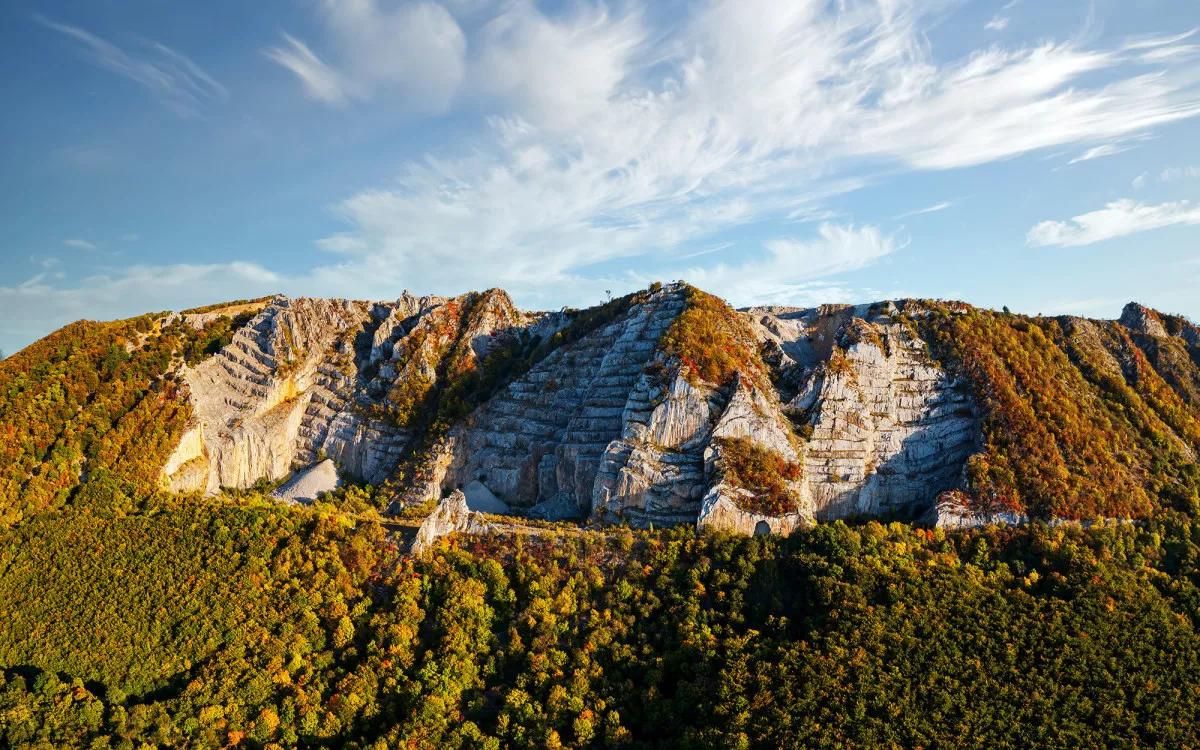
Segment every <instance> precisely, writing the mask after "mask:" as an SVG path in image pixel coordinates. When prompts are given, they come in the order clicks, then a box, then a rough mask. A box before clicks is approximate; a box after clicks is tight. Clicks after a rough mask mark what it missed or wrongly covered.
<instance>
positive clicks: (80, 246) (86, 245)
mask: <svg viewBox="0 0 1200 750" xmlns="http://www.w3.org/2000/svg"><path fill="white" fill-rule="evenodd" d="M63 244H64V245H66V246H67V247H73V248H75V249H77V250H95V249H96V246H95V245H93V244H92V243H91V242H88V241H87V240H77V239H72V240H63Z"/></svg>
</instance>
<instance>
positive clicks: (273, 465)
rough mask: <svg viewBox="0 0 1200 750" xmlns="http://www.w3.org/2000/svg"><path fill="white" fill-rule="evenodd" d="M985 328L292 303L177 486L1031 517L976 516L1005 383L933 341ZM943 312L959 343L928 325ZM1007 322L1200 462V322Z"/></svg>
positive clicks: (653, 300) (716, 519) (680, 297)
mask: <svg viewBox="0 0 1200 750" xmlns="http://www.w3.org/2000/svg"><path fill="white" fill-rule="evenodd" d="M967 313H969V308H967V307H966V306H963V305H957V306H956V305H955V304H952V303H947V304H944V305H942V304H940V303H936V304H935V303H929V302H913V301H901V302H897V303H892V302H884V303H876V304H874V305H860V306H847V305H826V306H822V307H818V308H812V309H795V308H778V307H771V308H752V309H748V310H744V311H741V312H734V311H732V310H731V309H729V308H728V306H726V305H725V304H724V303H723V302H720V301H719V300H716V298H712V297H711V296H708V295H704V294H703V293H701V292H698V291H697V290H694V289H692V288H690V287H688V286H686V285H684V284H672V285H667V286H660V285H655V286H654V287H652V288H651V289H649V290H647V291H645V292H641V293H637V294H634V295H629V296H627V297H623V298H619V299H617V300H612V301H610V302H609V303H606V304H605V305H603V306H599V307H597V308H592V309H590V310H585V311H570V310H564V311H561V312H557V313H526V312H522V311H520V310H518V309H517V308H516V307H515V306H513V304H512V302H511V300H510V299H509V298H508V295H507V294H505V293H503V292H501V291H499V290H490V291H488V292H483V293H472V294H467V295H462V296H460V297H453V298H442V297H416V296H413V295H411V294H409V293H407V292H405V293H404V294H403V295H402V296H401V297H400V298H398V299H397V300H395V301H394V302H387V303H378V302H376V303H369V302H355V301H348V300H317V299H287V298H284V297H278V298H276V299H274V300H272V301H271V302H270V303H269V304H267V305H266V306H265V307H264V308H263V309H262V310H261V311H260V312H258V314H257V315H256V316H255V317H254V318H253V319H252V320H251V321H250V323H249V324H247V325H246V326H244V327H242V328H241V329H239V330H237V331H236V332H235V334H234V336H233V341H232V343H231V344H230V345H229V346H226V347H225V348H224V349H223V350H221V352H220V353H219V354H218V355H216V356H214V357H212V358H211V359H209V360H207V361H204V362H202V363H201V364H200V365H198V366H197V367H195V368H190V369H185V370H184V371H183V372H182V377H181V378H180V379H181V381H182V382H183V384H184V385H185V387H186V388H185V390H186V391H187V392H188V393H189V398H190V399H191V402H192V404H193V407H194V417H193V420H192V423H191V425H190V426H189V428H188V429H187V430H186V431H185V432H184V434H183V436H182V439H181V440H180V443H179V445H178V447H177V449H176V451H175V453H174V455H172V456H171V458H170V460H169V461H168V462H167V464H166V466H165V467H164V476H165V477H166V479H167V482H168V484H169V485H170V486H171V487H172V488H173V489H175V490H178V491H185V490H199V491H204V492H209V493H212V492H216V491H218V490H219V489H220V488H221V487H223V486H228V487H247V486H250V485H252V484H254V483H255V482H257V481H258V480H260V479H263V478H268V479H272V480H276V479H281V478H284V477H286V476H288V475H289V474H291V473H292V472H294V471H296V470H298V469H302V468H305V467H309V466H313V465H315V464H317V463H319V462H320V461H321V460H324V459H330V460H332V461H334V462H335V463H336V464H337V467H338V469H339V470H340V471H341V472H343V473H348V474H351V475H353V476H356V477H358V478H361V479H365V480H366V481H368V482H372V483H376V484H378V483H382V482H384V481H386V480H389V479H390V478H395V477H397V476H398V475H397V473H396V472H397V467H398V466H399V465H400V464H401V462H406V463H405V464H404V480H403V481H402V482H394V483H393V485H394V489H395V493H396V494H395V495H394V497H395V502H394V503H393V506H392V507H393V508H394V509H398V508H402V507H408V506H412V505H416V504H420V503H423V502H427V501H434V502H437V501H440V500H441V499H442V498H444V497H447V496H449V495H451V494H452V493H454V492H455V491H457V490H465V491H466V492H467V502H468V504H469V505H470V506H471V507H475V506H478V507H480V508H487V509H491V510H490V511H489V512H499V513H508V514H514V515H526V516H530V517H534V518H548V519H564V518H574V519H580V520H584V519H590V520H591V521H592V522H595V523H606V524H607V523H628V524H631V525H633V526H641V527H644V526H648V525H650V524H654V525H660V526H661V525H669V524H679V523H685V524H697V525H699V526H702V527H713V528H720V529H727V530H731V531H737V532H741V533H775V534H778V533H789V532H790V531H791V530H793V529H794V528H796V527H797V526H799V525H801V524H806V523H812V522H815V521H828V520H835V519H842V518H850V517H855V516H874V517H890V518H908V519H923V520H925V521H928V522H933V523H937V524H939V525H947V526H971V525H978V524H981V523H988V522H1019V521H1020V520H1021V519H1022V518H1024V516H1023V515H1021V514H1020V513H1017V512H1010V510H1006V509H1005V508H1003V507H1001V506H996V507H991V508H981V507H968V504H967V499H969V498H970V497H971V495H970V492H971V491H973V490H972V486H973V485H972V482H974V481H975V480H974V479H971V478H970V477H971V476H973V475H971V474H970V464H969V459H970V460H972V461H974V460H975V459H972V456H977V457H978V456H982V455H983V454H984V452H985V451H986V450H988V448H987V446H986V445H985V439H984V434H983V428H982V425H983V421H984V418H985V417H986V414H985V413H984V407H983V406H982V405H981V404H980V403H977V401H976V399H975V396H974V395H973V394H975V393H978V392H979V390H978V389H979V388H980V387H982V386H981V384H980V383H981V382H982V381H978V380H973V381H968V380H966V379H965V378H964V376H962V375H961V374H960V375H955V374H952V373H951V372H948V371H946V370H945V369H943V367H942V365H940V364H939V362H938V360H937V359H936V358H935V357H934V356H933V354H932V353H931V351H930V344H929V343H927V341H925V340H923V339H922V335H923V334H922V333H921V332H922V331H924V332H925V333H924V335H926V336H933V338H931V339H930V340H931V341H934V340H942V341H943V344H942V345H944V344H945V340H944V336H947V335H951V334H950V333H947V332H948V331H949V332H952V331H953V330H955V329H954V328H953V326H952V325H951V323H952V322H953V320H954V316H955V315H965V314H967ZM697 315H700V316H701V317H699V318H697ZM709 315H712V316H716V318H715V320H716V323H712V321H709V320H708V319H707V318H705V317H704V316H709ZM931 315H939V316H942V317H940V318H938V320H941V321H943V322H942V323H938V324H937V325H940V326H941V327H940V328H939V327H937V326H935V325H932V324H930V325H925V323H923V322H922V321H923V320H926V321H928V320H931V318H928V317H923V316H931ZM970 315H975V313H970ZM986 315H987V316H991V317H985V318H979V317H975V318H970V319H971V320H975V321H977V322H976V323H972V325H975V326H976V328H975V329H972V330H982V329H980V328H979V325H981V324H979V323H978V321H980V320H986V321H992V323H988V324H989V325H993V324H994V325H1003V326H1008V325H1009V324H1010V323H1011V325H1012V326H1015V328H1013V329H1012V330H1014V331H1017V332H1018V333H1019V332H1020V331H1023V330H1026V329H1030V330H1034V329H1036V331H1038V332H1042V333H1040V334H1036V335H1041V336H1042V337H1043V340H1044V341H1045V342H1047V343H1044V344H1039V346H1051V345H1053V346H1061V347H1062V353H1060V354H1055V355H1053V356H1055V357H1058V359H1056V360H1054V362H1055V365H1054V366H1056V367H1060V366H1061V367H1075V368H1080V370H1079V371H1080V372H1082V373H1083V375H1082V376H1080V375H1078V374H1076V375H1071V377H1074V378H1077V379H1079V381H1080V382H1081V383H1082V382H1083V378H1084V377H1086V378H1090V379H1091V380H1092V381H1095V382H1097V383H1101V384H1107V385H1104V387H1105V388H1106V389H1108V390H1109V391H1111V392H1113V393H1117V392H1118V390H1119V388H1120V387H1123V386H1118V385H1115V384H1117V383H1128V384H1129V388H1130V390H1129V391H1128V393H1126V392H1125V391H1120V393H1121V394H1122V395H1121V398H1122V399H1125V400H1126V401H1127V402H1128V403H1131V404H1134V405H1135V406H1137V405H1138V404H1140V403H1142V402H1140V401H1137V400H1136V399H1141V398H1144V399H1145V400H1146V401H1145V403H1147V404H1150V405H1151V406H1153V407H1154V409H1155V410H1156V411H1151V412H1147V415H1146V416H1145V417H1141V419H1143V420H1144V423H1145V424H1146V426H1147V429H1149V430H1151V431H1152V432H1153V433H1154V434H1155V435H1158V437H1157V438H1156V441H1157V442H1156V443H1155V445H1158V446H1162V450H1167V451H1171V452H1172V455H1177V456H1180V457H1182V458H1181V460H1187V461H1192V460H1194V457H1195V455H1196V449H1195V446H1196V445H1197V444H1200V442H1198V436H1200V428H1197V427H1196V424H1197V422H1196V420H1195V419H1193V418H1191V417H1189V416H1188V414H1189V412H1187V411H1186V409H1188V408H1190V406H1189V405H1192V404H1197V403H1200V369H1197V367H1195V366H1194V362H1196V361H1200V332H1198V331H1200V329H1196V327H1195V326H1194V325H1192V324H1191V323H1190V322H1188V321H1186V320H1184V319H1182V318H1178V317H1174V316H1166V315H1162V314H1160V313H1157V312H1155V311H1153V310H1149V309H1147V308H1143V307H1140V306H1137V305H1130V306H1128V307H1127V308H1126V310H1125V312H1124V314H1123V315H1122V319H1121V321H1119V322H1114V321H1090V320H1084V319H1080V318H1069V317H1063V318H1058V319H1039V321H1034V320H1033V319H1025V320H1026V321H1029V322H1022V320H1020V319H1018V318H1017V317H1016V316H1008V314H1007V313H1004V314H1000V313H987V314H986ZM962 320H967V318H963V319H962ZM1006 321H1007V322H1006ZM710 323H712V325H710ZM681 327H682V328H681ZM687 327H690V329H689V330H683V328H687ZM1006 330H1007V329H1006ZM955 335H958V334H955ZM1014 335H1017V334H1014ZM1034 335H1035V334H1030V336H1034ZM938 336H942V337H943V339H937V337H938ZM689 337H690V338H689ZM1046 337H1053V343H1051V339H1049V338H1046ZM710 339H712V340H710ZM1030 341H1035V340H1034V339H1030ZM681 342H684V343H681ZM687 342H690V343H687ZM1035 343H1036V342H1035ZM689 346H690V347H692V349H687V347H689ZM681 347H683V348H681ZM1048 356H1049V355H1048ZM705 357H714V358H716V359H715V360H714V361H713V362H708V363H706V362H704V361H699V360H703V358H705ZM714 363H715V364H714ZM985 364H986V363H985ZM710 365H712V366H710ZM718 365H719V366H718ZM973 366H974V367H976V370H978V368H979V367H981V366H982V365H978V364H976V365H973ZM988 366H991V365H988ZM955 372H957V373H962V372H963V370H962V369H956V370H955ZM973 377H976V378H978V377H982V375H981V374H980V373H979V372H977V371H976V372H975V375H974V376H973ZM1064 382H1066V381H1065V380H1064ZM1072 382H1074V381H1072ZM1072 387H1075V388H1082V387H1083V385H1075V386H1072ZM1114 389H1118V390H1114ZM1130 399H1133V400H1130ZM1172 399H1174V400H1172ZM990 408H996V407H995V405H994V404H993V405H992V407H990ZM1139 408H1141V407H1140V406H1139ZM988 439H989V440H991V439H993V438H988ZM730 440H741V441H747V444H751V445H754V446H757V447H758V449H761V450H762V451H765V452H766V453H765V454H764V455H769V456H772V457H774V458H773V459H772V460H777V461H779V462H782V463H780V464H779V465H781V466H788V467H799V468H792V469H789V471H790V472H794V476H793V475H791V474H789V477H788V478H787V480H786V481H785V482H783V483H782V484H779V485H778V487H779V488H781V489H780V492H782V493H783V494H780V495H778V496H775V499H774V500H773V501H772V503H767V504H765V505H764V502H763V499H764V497H766V495H763V494H762V493H763V492H764V490H762V489H761V486H759V488H758V489H752V488H751V487H749V486H747V485H744V484H739V481H740V480H738V478H737V477H736V476H734V475H732V474H730V473H729V471H728V470H727V465H726V463H725V461H724V458H723V456H725V455H726V454H723V453H722V451H723V448H722V445H728V443H727V442H725V441H730ZM1156 450H1157V449H1156ZM1130 455H1134V456H1135V458H1136V460H1139V461H1143V460H1145V461H1148V460H1149V458H1148V457H1142V456H1140V454H1130ZM1172 460H1173V459H1172ZM723 467H725V468H723ZM985 469H986V466H984V469H981V470H985ZM390 486H391V485H390ZM959 490H967V491H968V492H964V493H959V492H957V491H959ZM781 497H782V498H785V499H786V502H784V503H782V504H780V502H778V500H779V498H781ZM766 508H769V510H766Z"/></svg>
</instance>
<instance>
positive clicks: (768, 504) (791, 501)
mask: <svg viewBox="0 0 1200 750" xmlns="http://www.w3.org/2000/svg"><path fill="white" fill-rule="evenodd" d="M713 443H714V444H715V445H716V446H717V448H718V450H719V453H718V456H719V458H718V470H719V471H721V472H722V474H721V476H722V478H723V479H725V480H726V481H728V482H729V483H730V484H732V485H733V486H735V487H739V488H741V489H744V490H749V491H750V492H753V493H754V498H753V499H750V498H739V500H738V501H737V504H738V505H739V507H741V508H742V510H745V511H748V512H750V513H758V514H762V515H767V516H782V515H784V514H786V513H792V512H794V511H795V510H796V509H797V508H798V507H799V505H800V496H799V495H798V494H797V493H796V491H795V490H793V489H792V488H791V487H790V486H788V483H789V482H798V481H799V480H800V478H801V477H802V476H803V474H804V469H803V467H802V466H801V465H800V464H798V463H793V462H791V461H788V460H786V459H784V457H783V456H781V455H779V454H778V453H777V452H775V451H773V450H770V449H768V448H764V447H763V446H761V445H759V444H758V443H756V442H754V441H753V440H751V439H750V438H745V437H739V438H717V439H715V440H714V441H713Z"/></svg>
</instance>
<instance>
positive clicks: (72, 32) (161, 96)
mask: <svg viewBox="0 0 1200 750" xmlns="http://www.w3.org/2000/svg"><path fill="white" fill-rule="evenodd" d="M33 19H34V20H35V21H36V22H38V23H40V24H41V25H43V26H45V27H47V28H50V29H53V30H54V31H57V32H59V33H61V34H65V35H66V36H68V37H70V38H72V39H74V40H75V41H76V42H78V43H79V44H80V45H82V47H83V49H84V50H85V52H86V53H87V58H88V60H89V61H90V62H91V63H92V64H94V65H96V66H98V67H101V68H104V69H105V70H108V71H111V72H113V73H116V74H117V75H119V76H123V77H125V78H128V79H129V80H131V81H133V82H135V83H137V84H138V85H140V86H142V87H143V88H145V89H146V90H148V91H150V92H151V93H152V94H153V95H154V96H155V97H156V98H158V100H159V101H160V102H162V103H163V104H164V105H165V106H167V107H168V108H170V109H172V110H173V111H175V112H177V113H178V114H181V115H185V116H193V115H198V114H200V113H201V112H202V111H203V110H204V109H205V108H206V107H208V106H209V105H210V104H211V103H212V102H214V101H217V100H220V99H225V98H227V97H228V96H229V92H228V91H227V90H226V89H225V87H224V86H223V85H221V83H219V82H218V81H217V80H216V79H215V78H213V77H212V76H211V75H209V74H208V73H206V72H205V71H204V70H203V69H202V68H201V67H200V66H199V65H197V64H196V63H195V62H194V61H192V59H191V58H189V57H188V56H187V55H184V54H182V53H180V52H177V51H175V50H173V49H171V48H170V47H168V46H166V45H165V44H161V43H159V42H147V43H145V47H146V48H147V49H146V51H147V54H145V55H137V54H130V53H127V52H125V51H124V50H122V49H121V48H119V47H117V46H116V45H115V44H112V43H111V42H108V41H106V40H104V39H101V38H100V37H98V36H96V35H95V34H93V33H91V32H90V31H87V30H85V29H82V28H80V27H78V26H71V25H69V24H64V23H58V22H57V21H52V20H50V19H48V18H46V17H44V16H40V15H35V16H34V17H33Z"/></svg>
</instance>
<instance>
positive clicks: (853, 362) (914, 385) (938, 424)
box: [788, 319, 981, 520]
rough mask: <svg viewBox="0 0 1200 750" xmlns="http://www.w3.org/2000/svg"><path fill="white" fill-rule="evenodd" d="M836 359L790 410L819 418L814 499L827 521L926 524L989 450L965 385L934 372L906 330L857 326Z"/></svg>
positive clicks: (811, 483) (812, 455)
mask: <svg viewBox="0 0 1200 750" xmlns="http://www.w3.org/2000/svg"><path fill="white" fill-rule="evenodd" d="M851 326H856V327H858V328H861V329H864V330H860V331H858V334H859V335H865V338H861V339H859V335H850V336H849V338H847V335H848V334H853V333H854V329H853V328H851V329H850V330H846V331H843V334H842V336H843V340H842V342H841V344H840V345H839V346H838V347H836V348H834V350H833V353H832V358H831V360H830V361H829V362H828V363H827V364H826V365H825V366H824V367H822V368H818V369H817V370H816V371H815V372H814V373H813V375H812V379H811V380H810V381H809V383H808V386H807V387H806V388H805V389H804V391H802V392H801V393H800V394H799V395H798V396H796V398H795V399H793V401H792V402H791V403H790V404H789V405H788V406H789V407H790V409H792V410H793V411H794V412H796V413H800V414H808V415H810V418H809V424H811V425H812V438H811V439H810V440H809V441H808V444H807V446H806V448H805V451H804V464H805V476H806V480H805V485H806V486H805V496H806V498H807V499H808V502H809V504H811V507H812V509H813V514H814V516H815V517H816V518H817V519H818V520H832V519H837V518H847V517H850V516H854V515H870V516H876V515H885V514H890V515H901V516H906V517H917V516H920V515H922V514H923V513H925V512H926V510H927V508H928V507H929V506H930V504H931V503H932V502H933V501H934V498H936V497H937V496H938V495H939V494H940V493H941V492H943V491H945V490H949V489H952V488H955V487H957V486H959V484H960V482H961V481H962V471H963V467H964V465H965V463H966V460H967V457H968V456H970V454H972V453H974V452H976V451H978V450H980V448H981V439H980V421H979V416H978V414H977V411H976V409H975V407H974V405H973V404H972V401H971V398H970V396H969V395H968V393H967V391H966V388H965V384H963V383H960V382H958V381H955V380H953V379H951V378H950V377H949V376H948V375H947V374H946V373H945V372H943V371H942V370H941V368H940V367H938V366H937V365H936V364H934V363H933V362H932V361H931V360H930V359H929V357H928V356H927V353H926V351H925V344H924V342H922V341H920V340H918V339H914V338H913V337H912V336H911V335H909V333H908V332H907V331H905V330H903V329H902V328H901V327H900V326H898V325H895V324H891V323H886V322H882V320H877V321H876V322H875V323H873V324H870V323H866V322H864V321H862V320H861V319H854V320H853V321H852V322H851Z"/></svg>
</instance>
